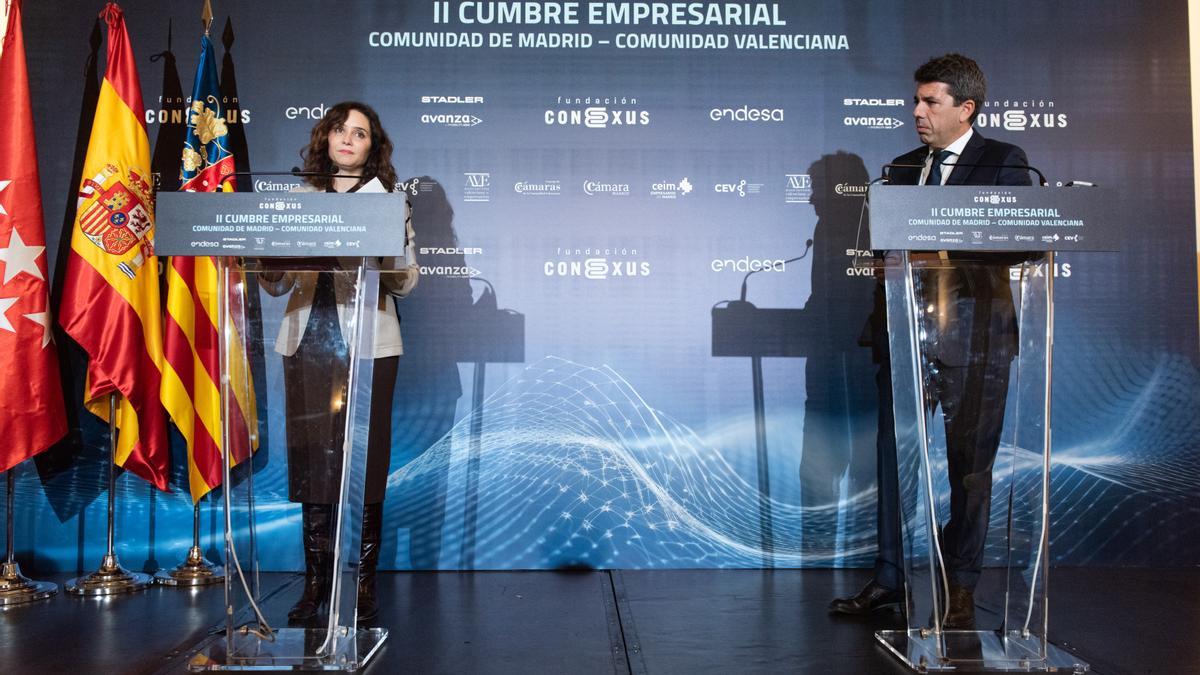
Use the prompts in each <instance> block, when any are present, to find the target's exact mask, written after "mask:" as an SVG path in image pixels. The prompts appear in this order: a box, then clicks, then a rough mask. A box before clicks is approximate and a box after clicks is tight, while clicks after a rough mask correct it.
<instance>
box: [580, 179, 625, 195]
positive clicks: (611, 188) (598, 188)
mask: <svg viewBox="0 0 1200 675" xmlns="http://www.w3.org/2000/svg"><path fill="white" fill-rule="evenodd" d="M583 193H584V194H586V195H588V196H589V197H595V196H597V195H607V196H612V197H628V196H629V183H601V182H600V181H595V180H585V181H584V182H583Z"/></svg>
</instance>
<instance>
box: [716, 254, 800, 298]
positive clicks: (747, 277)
mask: <svg viewBox="0 0 1200 675" xmlns="http://www.w3.org/2000/svg"><path fill="white" fill-rule="evenodd" d="M812 245H813V240H812V239H809V240H808V241H806V242H804V253H801V254H800V255H798V256H796V257H795V258H788V259H787V260H784V261H783V264H784V265H786V264H788V263H794V262H796V261H799V260H803V259H804V257H805V256H807V255H808V252H809V251H811V250H812ZM764 269H765V268H764ZM761 271H762V270H761V269H757V270H750V271H749V272H746V276H745V277H743V278H742V295H741V297H740V298H739V299H738V302H743V303H744V302H746V282H747V281H749V280H750V275H751V274H757V273H758V272H761ZM729 304H731V305H732V304H733V303H729Z"/></svg>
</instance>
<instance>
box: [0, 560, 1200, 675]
mask: <svg viewBox="0 0 1200 675" xmlns="http://www.w3.org/2000/svg"><path fill="white" fill-rule="evenodd" d="M866 578H867V573H866V572H864V571H861V570H852V571H851V570H847V571H835V570H778V571H758V570H669V571H612V572H605V571H597V572H476V573H458V572H443V573H433V572H430V573H396V574H385V575H382V578H381V580H380V593H381V595H382V596H383V597H384V598H386V599H387V600H385V601H384V603H383V609H382V611H381V613H380V616H379V622H378V623H379V625H382V626H385V627H387V628H388V629H389V630H390V633H391V634H390V637H389V639H388V641H387V643H386V646H385V647H384V649H383V651H382V652H381V653H380V655H379V657H378V658H377V660H376V661H374V662H373V663H372V665H371V666H370V667H368V669H367V671H366V672H368V673H373V674H375V675H379V674H381V673H399V672H412V673H782V672H799V673H882V674H889V673H903V672H906V671H905V670H904V669H903V668H901V666H900V665H899V662H897V661H895V660H893V659H892V658H891V657H890V656H889V655H888V654H887V653H886V652H885V651H884V650H883V649H882V648H881V647H879V646H878V645H877V644H876V643H875V641H874V639H873V636H872V634H873V632H874V631H875V630H876V629H879V628H888V627H898V626H899V625H900V619H899V615H898V614H885V615H880V616H878V617H874V618H871V619H863V620H855V619H844V618H838V617H831V616H829V615H828V614H827V613H826V611H825V606H826V604H827V603H828V602H829V598H830V596H831V595H833V594H844V593H848V592H853V591H855V590H857V588H858V587H859V586H860V585H861V584H862V583H863V582H864V581H865V579H866ZM1050 579H1051V583H1052V586H1051V588H1052V593H1053V595H1052V600H1053V602H1052V605H1051V630H1050V637H1051V639H1052V640H1053V641H1054V642H1056V643H1057V644H1059V645H1060V646H1066V648H1068V649H1069V650H1070V651H1072V652H1074V653H1077V654H1078V655H1079V656H1081V657H1082V658H1083V659H1084V660H1086V661H1089V662H1090V663H1091V664H1092V666H1093V669H1094V671H1095V672H1098V673H1148V672H1154V673H1171V674H1186V673H1197V674H1200V639H1198V637H1200V570H1197V569H1183V570H1180V569H1166V570H1164V569H1056V570H1054V571H1053V572H1052V574H1051V577H1050ZM54 580H55V581H62V580H61V579H54ZM298 583H299V577H297V576H296V575H283V574H279V575H266V576H265V578H264V581H263V586H264V589H266V592H268V593H272V592H273V593H274V595H273V597H272V599H271V600H269V601H268V605H269V607H273V608H268V609H267V612H268V614H271V613H272V612H280V613H282V612H285V611H286V607H287V606H289V605H290V604H291V602H292V600H293V596H294V595H296V594H297V593H298V592H299V587H298ZM223 603H224V591H223V590H222V587H221V586H219V585H218V586H215V587H210V588H207V589H204V590H200V591H196V592H189V591H181V590H176V589H171V588H161V587H158V588H152V589H150V590H148V591H145V592H142V593H138V594H134V595H129V596H124V597H119V598H113V599H110V600H108V601H96V600H86V599H79V598H74V597H65V596H62V595H59V596H57V597H55V598H53V599H51V600H48V601H45V602H41V603H35V604H32V605H26V606H18V607H14V608H10V609H8V610H6V611H2V612H0V673H4V674H5V675H11V674H16V673H39V674H41V673H79V674H83V673H157V672H164V673H172V672H184V670H183V663H184V660H185V659H186V657H187V652H188V651H189V650H190V648H191V647H192V646H194V645H195V644H196V643H198V642H199V641H200V640H202V639H203V638H204V637H205V636H206V635H207V634H208V633H209V631H210V630H211V629H212V628H214V627H215V626H216V625H217V624H218V623H219V622H220V621H221V609H222V606H223Z"/></svg>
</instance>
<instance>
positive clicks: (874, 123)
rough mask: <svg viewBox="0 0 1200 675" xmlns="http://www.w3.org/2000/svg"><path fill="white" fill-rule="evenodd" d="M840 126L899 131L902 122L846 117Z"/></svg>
mask: <svg viewBox="0 0 1200 675" xmlns="http://www.w3.org/2000/svg"><path fill="white" fill-rule="evenodd" d="M842 124H844V125H846V126H848V127H863V128H865V129H899V128H900V127H902V126H904V120H901V119H898V118H895V117H865V116H864V117H859V116H847V117H846V118H844V119H843V120H842Z"/></svg>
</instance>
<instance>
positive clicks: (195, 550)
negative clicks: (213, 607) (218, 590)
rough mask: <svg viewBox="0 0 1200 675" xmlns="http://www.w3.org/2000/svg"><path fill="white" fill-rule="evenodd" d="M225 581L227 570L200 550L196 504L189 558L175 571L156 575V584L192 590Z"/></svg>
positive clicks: (163, 570)
mask: <svg viewBox="0 0 1200 675" xmlns="http://www.w3.org/2000/svg"><path fill="white" fill-rule="evenodd" d="M224 580H225V568H223V567H221V566H220V565H214V564H213V563H211V562H209V561H208V560H207V559H205V557H204V551H202V550H200V502H196V506H195V508H193V509H192V547H191V548H189V549H188V552H187V557H185V558H184V559H183V562H181V563H179V564H178V565H176V566H175V568H174V569H170V570H166V569H162V570H159V571H158V572H157V573H155V575H154V583H156V584H160V585H162V586H178V587H184V588H191V587H193V586H207V585H209V584H219V583H221V582H222V581H224Z"/></svg>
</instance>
